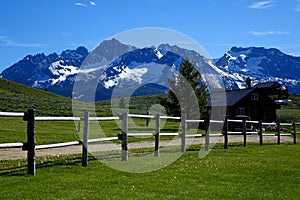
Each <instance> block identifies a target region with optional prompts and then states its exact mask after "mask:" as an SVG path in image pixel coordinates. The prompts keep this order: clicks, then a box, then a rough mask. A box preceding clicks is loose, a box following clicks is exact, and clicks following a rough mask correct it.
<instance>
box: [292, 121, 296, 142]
mask: <svg viewBox="0 0 300 200" xmlns="http://www.w3.org/2000/svg"><path fill="white" fill-rule="evenodd" d="M296 137H297V131H296V122H293V143H294V144H296V142H297V139H296Z"/></svg>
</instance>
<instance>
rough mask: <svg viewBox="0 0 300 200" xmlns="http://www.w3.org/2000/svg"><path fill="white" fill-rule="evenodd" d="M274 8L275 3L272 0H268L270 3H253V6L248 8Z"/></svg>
mask: <svg viewBox="0 0 300 200" xmlns="http://www.w3.org/2000/svg"><path fill="white" fill-rule="evenodd" d="M272 6H274V4H273V1H272V0H268V1H257V2H253V3H252V4H251V5H249V6H248V8H252V9H266V8H270V7H272Z"/></svg>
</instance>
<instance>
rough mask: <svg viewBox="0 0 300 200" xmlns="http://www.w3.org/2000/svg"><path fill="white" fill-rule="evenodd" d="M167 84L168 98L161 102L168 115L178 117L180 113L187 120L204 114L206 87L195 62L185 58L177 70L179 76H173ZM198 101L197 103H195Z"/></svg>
mask: <svg viewBox="0 0 300 200" xmlns="http://www.w3.org/2000/svg"><path fill="white" fill-rule="evenodd" d="M168 83H169V87H170V90H169V93H168V96H167V97H166V98H165V99H163V100H162V101H161V104H162V105H163V106H164V107H165V108H166V111H167V113H168V114H169V115H173V116H180V115H181V114H182V113H185V114H186V115H187V118H188V119H192V118H195V117H197V116H198V114H199V112H200V113H201V115H202V116H203V115H204V114H206V105H207V93H206V88H207V85H206V84H204V83H203V81H202V76H201V73H200V71H199V68H198V66H197V64H196V63H195V62H191V61H190V60H189V58H186V59H185V60H184V61H183V62H182V63H181V64H180V68H179V75H176V74H173V78H172V80H169V81H168ZM197 101H198V102H197Z"/></svg>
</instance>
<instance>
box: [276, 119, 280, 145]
mask: <svg viewBox="0 0 300 200" xmlns="http://www.w3.org/2000/svg"><path fill="white" fill-rule="evenodd" d="M277 144H278V145H279V144H280V119H278V120H277Z"/></svg>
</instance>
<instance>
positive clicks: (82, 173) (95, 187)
mask: <svg viewBox="0 0 300 200" xmlns="http://www.w3.org/2000/svg"><path fill="white" fill-rule="evenodd" d="M0 84H1V85H3V87H1V89H0V106H1V111H19V112H24V111H26V110H27V109H28V108H36V109H37V111H38V116H71V115H72V113H71V108H72V102H71V100H70V99H67V98H63V97H59V96H57V95H53V94H51V93H49V92H45V91H40V90H35V89H32V88H28V87H25V86H22V85H19V84H15V83H12V82H6V81H4V80H2V79H0ZM159 98H160V96H159V95H158V96H157V95H154V96H148V97H134V98H132V99H131V100H130V105H129V108H130V113H136V114H145V113H146V112H147V111H149V108H150V107H151V106H152V105H154V104H157V103H158V102H159ZM291 99H292V101H293V104H292V105H288V106H282V108H281V109H280V110H278V112H277V115H278V117H280V118H281V120H282V121H284V122H291V121H299V122H300V114H299V113H298V112H299V110H300V108H299V106H300V97H299V96H297V95H294V96H292V97H291ZM117 101H118V100H117ZM113 103H114V102H113ZM83 105H84V106H86V104H85V103H84V104H83ZM111 105H112V102H111V101H101V102H97V103H96V104H95V108H96V113H97V115H98V116H110V115H111ZM134 123H136V124H137V125H139V126H142V127H144V126H145V120H143V119H134V120H133V121H132V122H130V123H129V126H130V127H133V126H135V125H134ZM99 124H100V126H101V128H102V131H104V132H105V134H106V136H107V137H111V136H114V137H115V136H116V135H117V134H118V133H120V132H121V131H120V123H119V122H114V121H113V122H100V123H99V122H91V124H90V132H91V134H90V138H96V137H98V136H99V135H101V133H100V132H99V130H98V125H99ZM154 124H155V121H154V120H151V123H150V127H152V128H154ZM77 125H78V124H76V123H74V122H55V121H51V122H41V121H37V122H36V143H37V144H38V145H39V144H50V143H58V142H68V141H76V140H80V137H79V134H78V132H77V128H78V126H77ZM82 128H83V125H82V124H81V132H82ZM162 131H163V132H178V131H179V122H176V121H174V120H168V121H167V122H166V124H165V125H164V126H163V125H162ZM298 131H300V127H299V128H298ZM199 132H200V133H202V132H203V130H200V131H199ZM298 137H299V135H298ZM149 139H151V140H153V138H145V139H144V138H130V139H129V141H130V142H136V141H141V140H149ZM162 139H164V138H162ZM165 139H168V138H165ZM169 139H170V138H169ZM11 142H26V122H24V121H23V120H22V118H4V117H0V143H11ZM199 148H200V146H191V147H190V148H189V150H188V151H187V152H186V153H184V154H183V155H182V156H181V157H180V158H179V159H178V160H176V161H175V162H174V163H172V164H171V165H168V166H166V167H165V168H163V169H160V170H157V171H153V172H148V173H126V172H122V171H117V170H114V169H111V168H109V167H107V166H106V165H104V164H103V163H102V162H100V161H98V160H96V159H95V158H93V157H92V156H90V157H89V164H88V167H86V168H83V167H81V157H80V155H69V156H56V157H39V158H37V175H36V176H30V175H27V174H26V170H27V169H26V164H27V163H26V160H14V161H0V199H299V197H300V190H299V188H300V169H299V167H300V145H299V144H296V145H292V144H291V143H283V144H281V145H275V144H264V145H263V146H259V145H258V144H253V143H248V144H247V147H246V148H244V147H242V144H239V143H231V144H230V147H229V149H226V150H225V149H223V145H222V144H217V145H216V146H215V147H214V149H213V150H212V151H211V152H210V153H209V154H208V156H206V157H204V158H201V159H200V158H199ZM151 150H153V149H151ZM20 151H21V150H20ZM147 151H149V150H148V149H131V150H130V152H137V153H138V152H147ZM164 156H165V155H161V157H160V159H161V158H164ZM117 159H119V158H117ZM133 159H135V160H138V159H139V157H135V158H130V157H129V161H128V162H130V160H133ZM141 159H142V157H141ZM152 159H154V160H153V161H155V159H156V157H154V156H153V158H152ZM157 159H158V158H157ZM120 165H126V163H125V164H124V163H122V162H121V161H120Z"/></svg>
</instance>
